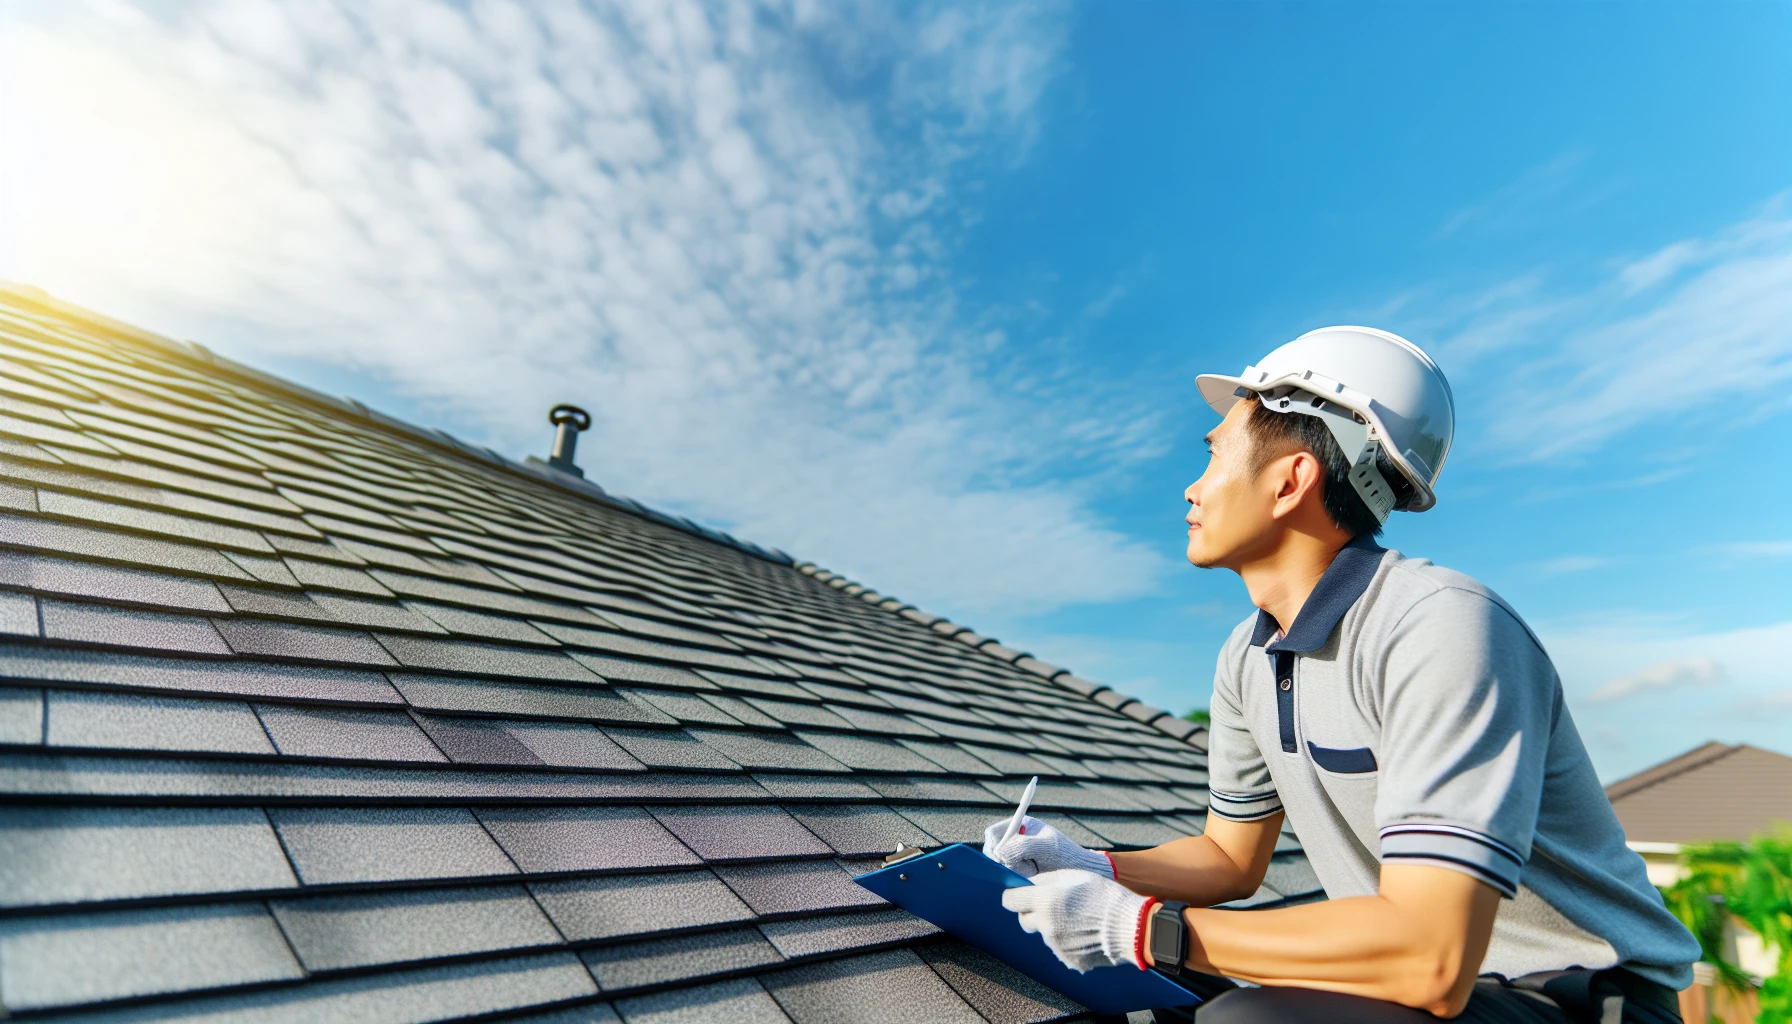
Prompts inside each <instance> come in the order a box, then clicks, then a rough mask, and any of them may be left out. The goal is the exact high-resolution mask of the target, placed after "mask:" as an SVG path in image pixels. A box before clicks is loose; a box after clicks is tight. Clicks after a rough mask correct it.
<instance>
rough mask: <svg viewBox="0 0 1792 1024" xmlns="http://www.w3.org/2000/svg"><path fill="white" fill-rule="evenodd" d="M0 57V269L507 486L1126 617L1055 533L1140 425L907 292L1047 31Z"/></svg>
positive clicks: (611, 10)
mask: <svg viewBox="0 0 1792 1024" xmlns="http://www.w3.org/2000/svg"><path fill="white" fill-rule="evenodd" d="M34 17H35V20H30V21H14V22H12V23H11V24H8V25H7V26H6V32H5V34H4V35H5V42H4V43H3V44H0V45H3V46H4V52H0V64H5V65H6V66H7V67H8V68H9V69H10V70H9V72H8V73H9V74H10V75H11V77H12V80H13V88H10V89H8V90H6V95H7V96H8V97H10V98H9V99H6V100H4V101H3V103H4V106H3V107H0V118H3V119H4V120H5V122H6V123H7V124H8V131H7V133H6V138H5V140H4V142H0V146H4V149H3V150H0V193H4V194H0V238H3V239H6V241H5V242H4V243H0V244H4V246H5V247H4V249H0V274H3V275H4V276H8V277H13V278H15V279H20V280H26V281H30V282H31V283H35V284H38V285H41V286H43V287H45V288H47V289H49V290H50V291H51V292H52V293H55V294H59V295H60V296H62V297H64V298H68V299H71V300H73V301H76V302H81V303H84V304H87V305H90V306H93V307H95V308H98V309H99V310H100V311H102V312H106V313H109V314H111V315H114V316H119V317H121V318H126V319H134V320H137V321H139V322H142V323H144V325H145V326H149V327H151V328H155V329H161V330H164V331H168V332H170V333H178V334H181V335H185V336H190V337H194V338H197V339H198V340H200V341H202V342H205V343H207V344H209V345H212V346H213V347H216V348H219V349H220V350H222V351H225V352H226V353H228V354H232V355H236V356H238V357H240V358H244V359H246V360H249V361H254V360H256V359H258V358H261V359H265V358H267V357H269V356H277V357H281V358H303V359H306V360H310V361H313V362H318V363H325V364H331V365H334V366H338V367H344V368H347V369H349V370H351V371H354V372H358V373H362V374H368V375H374V376H376V377H377V378H378V379H380V380H383V381H385V382H386V384H387V386H388V387H390V388H391V389H393V391H394V392H396V393H398V394H401V395H405V396H408V397H409V398H411V399H414V400H415V401H417V402H419V403H421V404H422V405H423V406H424V407H426V408H430V409H433V410H435V411H436V413H437V414H439V415H443V416H446V417H448V418H449V419H450V420H451V421H452V423H453V425H454V426H455V427H456V429H458V430H461V431H464V432H467V433H469V434H471V435H473V436H474V437H477V438H479V439H481V440H484V441H487V442H489V443H492V444H494V445H496V446H498V447H500V448H501V449H506V450H509V451H511V452H526V451H532V450H534V451H539V450H541V449H543V448H545V446H546V443H547V427H546V426H545V424H543V423H541V422H539V421H540V420H541V419H542V412H543V410H545V409H546V408H547V406H548V405H549V404H551V403H552V402H554V401H559V400H573V401H579V402H582V403H583V404H585V405H587V406H588V407H590V408H591V411H592V412H593V414H594V416H595V418H596V425H595V426H594V428H593V430H592V432H591V433H590V434H589V435H587V437H586V439H585V441H584V442H583V443H582V444H581V446H580V452H581V461H582V462H583V464H584V465H585V467H586V468H587V470H588V472H589V473H590V474H591V476H592V477H593V478H594V479H596V480H598V481H599V482H601V483H603V484H605V485H606V486H610V487H613V488H614V489H616V490H618V491H621V492H623V493H630V494H634V495H637V496H639V497H641V498H644V499H646V500H649V501H654V502H662V503H666V504H669V505H671V506H673V507H675V508H677V509H679V510H681V511H683V512H686V513H687V514H690V515H693V516H696V517H699V518H702V519H705V520H707V521H710V522H715V523H718V524H720V525H723V526H725V527H727V528H731V529H735V530H738V531H739V532H740V533H741V534H742V535H743V536H746V537H749V538H752V539H756V540H759V541H762V542H766V543H772V544H777V545H779V546H782V547H785V548H786V549H788V550H791V551H792V552H794V553H797V554H799V555H802V556H806V557H811V558H815V559H817V560H820V561H823V562H825V563H827V564H829V565H830V566H831V567H832V568H835V569H837V570H839V571H843V572H847V573H849V574H853V575H858V576H860V577H861V578H863V579H865V580H866V581H867V582H869V583H873V584H875V585H876V586H877V587H878V588H879V589H881V590H885V591H886V592H894V593H897V594H901V595H902V596H904V597H906V598H908V599H910V600H914V601H917V602H921V603H929V602H931V603H932V604H933V606H935V607H937V608H938V609H939V610H941V611H964V612H971V613H975V612H977V611H979V610H1000V611H1002V612H1003V613H1005V614H1023V613H1025V612H1027V611H1029V610H1036V609H1041V608H1048V607H1053V606H1057V605H1059V604H1062V603H1066V602H1076V601H1103V600H1110V599H1116V598H1122V597H1128V596H1136V595H1138V594H1141V593H1145V592H1149V591H1150V590H1151V589H1152V588H1153V587H1154V586H1155V581H1156V580H1157V579H1158V578H1159V576H1160V574H1161V573H1162V572H1163V570H1164V569H1165V568H1166V567H1167V564H1168V561H1167V560H1166V559H1165V558H1163V557H1162V556H1160V555H1159V554H1157V553H1155V552H1154V551H1152V550H1150V549H1147V548H1146V547H1144V546H1142V545H1140V544H1138V543H1137V542H1134V541H1131V540H1128V539H1127V538H1125V537H1124V536H1122V535H1121V534H1120V533H1118V532H1117V531H1116V530H1114V529H1113V528H1111V527H1110V526H1108V525H1106V524H1104V523H1103V522H1101V521H1100V520H1099V519H1098V518H1097V517H1096V516H1095V514H1094V513H1092V512H1091V510H1090V505H1089V503H1088V498H1087V493H1086V492H1087V487H1086V486H1085V485H1081V484H1079V483H1078V482H1077V480H1078V479H1079V478H1082V479H1086V476H1084V477H1079V474H1086V473H1087V472H1089V471H1090V467H1092V466H1094V465H1097V464H1100V463H1107V464H1109V465H1111V464H1114V463H1115V462H1124V460H1126V459H1128V458H1131V457H1134V456H1136V455H1138V454H1140V453H1142V452H1145V451H1148V450H1149V449H1150V446H1151V443H1152V442H1151V437H1152V430H1151V421H1150V420H1149V419H1147V418H1141V417H1140V416H1139V415H1138V414H1137V413H1136V412H1132V411H1130V410H1128V409H1126V408H1124V407H1123V406H1121V405H1119V404H1118V403H1117V402H1108V401H1104V400H1103V399H1102V397H1101V396H1100V394H1099V393H1095V394H1093V395H1091V394H1090V390H1089V389H1087V388H1085V389H1080V390H1072V389H1068V388H1066V387H1064V386H1063V385H1062V383H1057V384H1054V380H1058V381H1061V380H1062V379H1064V378H1065V377H1067V376H1074V373H1073V370H1074V368H1064V369H1063V370H1062V371H1060V373H1059V375H1058V376H1057V377H1056V378H1054V376H1053V374H1050V373H1046V374H1039V375H1035V376H1028V375H1027V374H1029V373H1032V372H1033V371H1032V370H1031V368H1028V369H1024V370H1023V369H1021V368H1017V367H1015V366H1014V365H1012V364H1010V363H1009V362H1007V361H1006V360H1007V359H1008V356H1007V354H1006V351H1005V349H1004V347H1003V344H1002V335H1001V333H1000V331H999V330H992V328H991V325H988V324H981V325H972V326H967V323H968V322H970V321H971V320H973V319H974V318H973V317H970V316H968V315H966V314H962V313H961V312H960V310H959V307H958V303H957V296H956V294H955V292H954V290H953V286H952V281H951V279H950V276H949V275H948V274H946V273H945V272H944V268H945V266H946V260H947V258H948V257H949V256H950V253H951V246H952V238H953V237H954V232H955V231H956V230H958V228H959V227H960V226H961V225H962V224H963V223H965V222H966V221H967V220H968V219H971V218H974V216H975V210H974V209H968V208H965V207H963V206H962V205H959V204H957V203H955V202H954V201H953V198H952V197H953V196H954V195H955V194H957V193H956V192H955V191H954V187H953V186H954V185H955V184H957V183H959V182H961V181H962V180H964V178H965V176H966V175H970V174H973V173H974V169H975V168H978V167H982V166H985V165H989V164H997V165H1000V164H1004V163H1006V162H1010V161H1013V160H1016V159H1020V158H1022V156H1023V155H1024V153H1025V152H1026V146H1027V143H1028V141H1029V139H1030V138H1031V135H1032V132H1033V130H1034V128H1033V124H1034V121H1033V119H1034V110H1035V106H1036V104H1037V101H1038V99H1039V97H1040V95H1041V94H1042V91H1043V90H1044V89H1045V88H1046V86H1047V84H1048V83H1049V81H1050V80H1051V77H1052V76H1053V75H1054V74H1055V73H1056V68H1057V66H1058V54H1059V51H1060V49H1061V45H1062V37H1063V32H1064V30H1065V25H1064V18H1063V16H1062V12H1061V11H1059V10H1058V9H1056V8H1053V7H1039V6H1027V5H981V6H960V5H941V6H935V7H914V6H906V5H905V6H892V5H883V4H871V3H867V4H862V5H852V6H848V5H843V4H842V5H836V4H817V3H812V2H807V0H790V2H788V3H774V4H771V5H769V6H752V5H748V4H744V3H734V4H716V5H699V4H695V3H689V2H662V0H641V2H638V3H633V4H619V5H605V6H602V7H591V6H583V5H576V4H552V5H536V4H527V3H520V2H508V0H475V2H471V3H469V4H466V5H450V4H446V3H433V2H423V0H417V2H407V3H383V4H358V3H354V4H351V3H328V2H324V0H312V2H304V0H292V2H289V3H288V2H274V0H218V2H214V3H204V4H194V5H188V6H182V7H172V8H166V9H163V8H157V9H155V10H153V11H151V13H150V15H149V16H146V15H145V14H144V13H142V12H140V11H138V10H137V9H134V8H130V7H124V6H118V5H107V6H93V7H75V6H73V5H71V6H69V7H66V8H64V7H52V8H48V9H45V11H41V12H39V14H38V15H36V16H34Z"/></svg>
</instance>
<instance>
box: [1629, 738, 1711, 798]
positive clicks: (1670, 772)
mask: <svg viewBox="0 0 1792 1024" xmlns="http://www.w3.org/2000/svg"><path fill="white" fill-rule="evenodd" d="M1742 748H1743V745H1742V744H1740V743H1736V744H1729V743H1719V742H1718V741H1716V740H1711V741H1708V742H1706V743H1701V744H1700V745H1698V746H1696V747H1694V748H1692V749H1691V750H1688V751H1687V752H1686V753H1684V754H1679V755H1677V756H1675V757H1670V758H1668V759H1667V760H1666V761H1663V762H1661V763H1660V764H1655V765H1650V766H1649V767H1647V768H1644V769H1643V770H1642V771H1640V772H1636V773H1634V774H1632V775H1626V776H1624V777H1623V778H1621V779H1619V780H1618V781H1616V782H1614V783H1612V784H1611V785H1609V786H1607V787H1605V798H1606V799H1607V800H1610V801H1612V802H1614V803H1615V802H1617V801H1619V800H1622V799H1623V798H1625V797H1627V796H1630V795H1632V794H1634V793H1638V792H1641V791H1642V790H1645V789H1648V788H1649V787H1650V786H1654V785H1658V784H1660V783H1663V782H1666V781H1667V780H1669V779H1671V778H1674V777H1676V776H1679V775H1684V774H1686V773H1687V772H1690V771H1692V770H1694V769H1696V768H1703V767H1704V766H1706V765H1708V764H1710V763H1712V762H1713V761H1721V760H1723V759H1724V758H1726V757H1729V756H1730V755H1731V754H1734V753H1736V752H1737V751H1738V750H1741V749H1742Z"/></svg>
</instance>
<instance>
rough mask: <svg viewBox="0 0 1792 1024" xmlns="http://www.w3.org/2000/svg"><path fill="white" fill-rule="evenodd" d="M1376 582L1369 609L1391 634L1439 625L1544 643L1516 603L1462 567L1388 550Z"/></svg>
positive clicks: (1457, 631) (1450, 629)
mask: <svg viewBox="0 0 1792 1024" xmlns="http://www.w3.org/2000/svg"><path fill="white" fill-rule="evenodd" d="M1380 583H1381V586H1380V587H1379V588H1378V593H1377V594H1376V600H1375V602H1374V603H1375V608H1374V613H1375V618H1376V619H1377V620H1378V623H1377V625H1378V626H1379V627H1380V629H1381V630H1384V631H1386V632H1387V633H1388V634H1390V635H1392V634H1394V633H1396V632H1405V631H1409V630H1412V629H1414V628H1430V627H1438V628H1440V629H1442V630H1445V631H1447V632H1448V633H1451V634H1455V635H1457V636H1462V635H1464V634H1473V633H1480V634H1483V635H1487V634H1491V635H1494V636H1500V637H1503V638H1505V639H1509V640H1519V639H1528V640H1529V641H1530V643H1531V644H1533V645H1535V646H1536V647H1537V648H1538V649H1539V650H1541V649H1542V647H1543V644H1542V642H1541V641H1540V640H1538V639H1537V635H1536V634H1535V633H1533V632H1532V631H1531V627H1530V626H1529V625H1528V624H1527V623H1526V622H1525V621H1524V618H1523V617H1522V616H1520V615H1519V614H1518V612H1517V610H1516V609H1514V608H1513V607H1512V606H1511V605H1510V604H1508V603H1507V602H1506V600H1505V599H1504V598H1502V597H1500V596H1499V595H1498V594H1496V593H1494V591H1493V588H1491V587H1489V586H1488V585H1487V584H1485V583H1482V582H1481V581H1480V580H1478V579H1475V578H1474V577H1473V576H1470V575H1469V574H1467V573H1465V572H1458V571H1457V570H1455V569H1448V568H1445V567H1444V566H1441V565H1436V564H1434V563H1432V562H1431V561H1430V560H1428V559H1424V558H1407V557H1405V556H1404V555H1402V554H1400V553H1399V552H1398V551H1390V552H1388V557H1387V558H1386V560H1385V561H1384V571H1383V573H1382V578H1381V581H1380Z"/></svg>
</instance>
